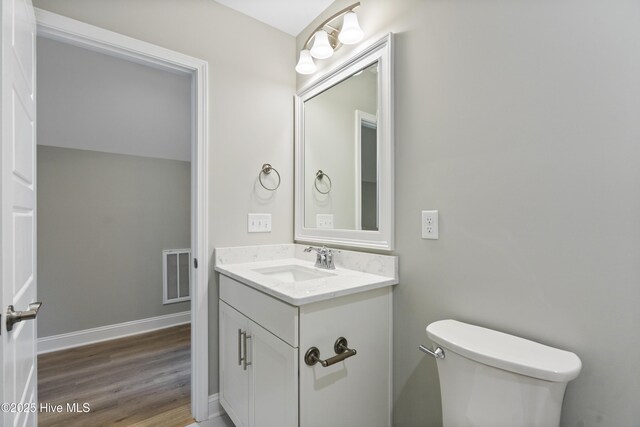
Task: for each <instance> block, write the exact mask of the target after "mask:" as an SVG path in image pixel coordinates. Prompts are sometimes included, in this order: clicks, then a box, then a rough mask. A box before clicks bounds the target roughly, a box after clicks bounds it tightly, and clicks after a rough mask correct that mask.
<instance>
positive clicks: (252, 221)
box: [247, 213, 271, 233]
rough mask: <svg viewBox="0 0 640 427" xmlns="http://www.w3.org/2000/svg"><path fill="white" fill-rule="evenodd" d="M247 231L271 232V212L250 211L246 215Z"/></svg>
mask: <svg viewBox="0 0 640 427" xmlns="http://www.w3.org/2000/svg"><path fill="white" fill-rule="evenodd" d="M247 231H248V232H249V233H271V214H257V213H250V214H249V215H248V216H247Z"/></svg>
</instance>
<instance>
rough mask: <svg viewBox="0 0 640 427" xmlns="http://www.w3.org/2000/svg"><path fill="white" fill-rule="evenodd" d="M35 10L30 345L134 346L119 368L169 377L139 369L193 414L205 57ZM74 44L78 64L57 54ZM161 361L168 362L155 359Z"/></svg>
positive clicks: (197, 388)
mask: <svg viewBox="0 0 640 427" xmlns="http://www.w3.org/2000/svg"><path fill="white" fill-rule="evenodd" d="M36 18H37V21H38V36H39V37H38V42H37V43H38V91H39V93H38V102H39V104H38V111H39V117H38V120H39V123H38V131H39V134H38V144H39V146H38V174H39V188H38V200H39V202H38V203H39V206H38V208H39V210H42V211H41V212H39V215H40V216H39V217H38V221H39V230H38V238H39V242H38V246H39V249H38V252H39V256H40V258H39V260H38V270H39V280H40V286H39V288H40V295H41V296H43V298H42V299H43V300H44V299H45V298H44V296H46V295H43V294H51V295H49V297H48V298H47V299H48V300H49V301H50V303H49V304H47V303H46V302H45V305H48V306H49V307H48V308H49V310H47V311H43V312H42V313H41V316H40V319H39V336H40V337H43V338H42V339H40V340H39V345H38V347H39V353H47V354H49V355H51V357H50V358H51V359H55V357H53V356H52V355H54V354H55V353H52V351H54V350H62V349H63V348H69V347H76V346H78V345H82V344H90V345H89V346H88V347H82V348H83V349H85V350H86V349H90V347H93V348H91V349H90V350H88V351H89V353H91V357H93V358H94V359H96V358H97V359H99V358H100V357H103V358H104V355H105V354H110V353H109V352H110V351H112V350H113V351H114V352H115V353H114V354H116V355H115V356H110V357H112V358H113V359H118V358H119V357H120V356H123V353H122V352H123V351H124V354H127V355H129V356H131V355H132V354H134V353H135V352H134V351H133V348H134V344H136V345H137V344H141V343H145V342H146V343H147V344H148V346H147V348H146V350H149V349H151V353H144V352H142V353H139V354H138V356H133V359H136V360H137V361H138V362H141V363H142V365H138V366H143V368H139V367H134V368H132V369H131V372H130V375H129V376H130V377H131V378H133V377H134V376H135V375H134V374H135V373H136V372H143V373H144V372H146V373H147V374H149V371H153V369H158V372H160V371H162V372H167V371H168V373H169V374H170V375H169V376H168V377H167V378H166V381H164V380H163V379H162V378H160V377H159V376H158V375H153V374H149V375H150V376H149V377H148V378H147V379H146V383H147V385H152V386H155V387H156V389H155V393H156V396H159V395H161V394H162V393H168V392H169V390H171V389H174V390H175V389H178V392H179V393H182V395H181V396H182V397H184V396H185V395H186V396H187V397H188V395H191V403H190V405H189V404H188V399H187V401H186V404H185V405H182V406H183V408H182V409H181V411H182V412H181V414H182V415H184V414H188V415H189V416H191V415H193V418H195V419H196V420H198V421H201V420H204V419H206V418H207V417H208V396H207V394H208V393H207V392H208V390H207V388H208V373H207V361H208V357H207V321H206V319H207V299H208V297H207V282H208V258H209V256H208V248H207V227H206V217H207V215H206V206H207V203H206V178H207V169H206V147H205V145H206V144H205V141H206V130H207V128H206V62H204V61H201V60H198V59H195V58H191V57H188V56H185V55H182V54H179V53H176V52H172V51H169V50H166V49H163V48H160V47H157V46H153V45H150V44H148V43H145V42H141V41H139V40H135V39H130V38H128V37H124V36H122V35H119V34H116V33H112V32H110V31H106V30H103V29H100V28H97V27H93V26H90V25H87V24H84V23H81V22H78V21H75V20H72V19H69V18H65V17H62V16H59V15H55V14H52V13H49V12H45V11H41V10H36ZM73 52H75V53H74V54H75V55H77V56H81V57H84V60H85V62H84V63H81V62H76V63H74V61H73V60H71V59H69V56H68V54H71V53H73ZM43 55H49V56H48V57H46V58H45V57H44V56H43ZM41 56H42V58H41ZM42 67H48V68H46V69H43V68H42ZM56 67H57V72H58V76H57V77H58V78H59V80H58V81H57V82H55V81H53V79H54V77H55V72H53V71H52V69H55V68H56ZM132 70H134V71H135V72H133V73H131V72H130V71H132ZM136 72H137V73H138V74H137V75H136ZM65 74H66V75H65ZM132 75H135V77H131V76H132ZM60 79H62V80H60ZM64 79H66V82H67V85H68V86H67V87H66V88H65V86H64V85H63V84H60V82H61V81H64ZM136 79H137V80H136ZM154 84H155V85H156V86H155V89H154V86H153V85H154ZM83 85H85V86H84V87H83ZM91 88H92V89H91ZM83 89H84V90H83ZM167 100H173V101H176V102H174V104H179V106H180V108H179V109H176V108H174V107H175V105H174V106H171V104H172V103H171V102H165V101H167ZM65 114H66V119H65ZM96 116H98V118H99V119H100V120H98V121H96V120H94V119H96ZM45 177H46V178H47V179H46V180H44V179H43V178H45ZM40 221H42V222H41V224H40ZM83 227H84V228H83ZM65 233H66V234H65ZM65 235H66V236H67V238H64V236H65ZM56 242H57V243H56ZM166 252H169V254H175V256H171V255H168V256H167V255H166ZM62 255H64V257H62ZM61 258H64V259H63V261H64V262H60V259H61ZM173 260H175V261H176V263H175V265H174V263H173ZM198 264H199V265H198ZM185 273H186V274H185ZM163 276H164V279H165V286H164V287H163ZM180 277H182V278H180ZM65 278H66V279H68V280H66V281H65ZM185 279H188V280H185ZM56 285H57V286H56ZM49 286H50V289H47V287H49ZM173 290H175V293H177V295H178V297H177V298H176V297H175V295H173ZM49 291H50V292H49ZM186 294H188V295H186ZM187 296H188V297H189V298H190V301H187V300H186V298H187ZM47 312H48V313H47ZM45 314H48V316H46V315H45ZM141 333H142V335H139V334H141ZM127 336H130V337H127ZM113 338H117V339H116V340H112V341H105V340H111V339H113ZM170 338H171V339H170ZM95 342H100V343H99V344H92V343H95ZM108 343H111V348H110V349H108V348H107V346H108V345H109V344H108ZM161 347H163V348H164V350H166V351H165V352H164V353H163V354H164V355H160V353H158V352H160V348H161ZM154 349H155V351H156V353H154ZM164 350H163V351H164ZM119 351H120V353H118V352H119ZM76 353H77V352H76ZM44 357H46V356H44ZM91 357H89V358H91ZM160 359H162V360H165V361H168V363H169V364H168V365H167V366H168V367H169V368H168V369H165V368H161V367H158V366H156V365H157V363H158V362H159V360H160ZM118 360H120V361H121V360H122V357H120V359H118ZM102 361H103V362H104V360H102ZM78 363H84V362H78ZM154 363H156V365H154V366H155V368H154V367H153V366H151V365H153V364H154ZM49 366H52V365H49ZM185 367H186V369H185ZM40 368H41V370H42V372H44V369H47V368H46V366H45V364H42V366H41V367H40ZM49 369H53V370H54V371H55V370H57V371H58V372H60V368H51V367H50V368H49ZM125 371H126V368H125ZM171 375H173V378H170V376H171ZM125 376H126V374H125ZM67 377H68V376H67ZM110 377H111V378H110ZM89 381H90V380H89ZM163 381H164V382H163ZM96 382H97V385H98V388H99V387H100V385H102V386H103V387H106V388H108V387H109V386H110V385H113V384H111V383H113V382H115V379H114V378H113V375H109V374H106V373H105V374H103V377H102V383H100V381H99V380H96ZM142 382H143V383H144V382H145V380H144V379H143V380H142ZM136 387H137V388H140V386H133V385H124V386H120V385H118V386H116V392H117V393H120V392H121V391H122V390H124V389H127V388H128V389H131V388H136ZM152 388H153V387H152ZM44 389H46V387H43V388H42V390H41V391H44ZM117 393H116V394H117ZM112 394H113V393H112ZM67 396H68V395H67ZM112 397H113V396H112ZM120 398H124V400H134V401H136V399H137V402H138V403H139V404H140V402H144V401H145V398H143V397H138V398H127V397H126V396H124V394H121V395H120ZM167 399H168V400H172V399H173V398H172V397H167ZM173 400H175V399H173ZM41 401H43V400H42V399H41ZM79 403H81V404H83V403H87V402H79ZM100 404H101V403H99V401H97V403H96V405H98V406H94V408H92V411H91V412H94V414H95V413H97V412H98V409H99V406H100ZM102 404H103V406H105V405H106V406H108V405H107V404H105V403H104V401H102ZM106 406H105V408H106ZM174 406H175V405H174ZM184 407H186V410H185V408H184ZM139 409H140V410H143V411H144V408H139ZM165 409H166V407H165ZM168 409H171V410H173V409H176V408H168ZM121 415H123V414H121ZM148 415H149V417H153V416H154V414H152V413H148ZM182 415H181V416H182ZM173 416H175V413H174V414H173Z"/></svg>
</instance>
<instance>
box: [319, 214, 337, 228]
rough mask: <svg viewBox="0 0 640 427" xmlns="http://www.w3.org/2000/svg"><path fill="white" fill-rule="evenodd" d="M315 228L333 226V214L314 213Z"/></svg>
mask: <svg viewBox="0 0 640 427" xmlns="http://www.w3.org/2000/svg"><path fill="white" fill-rule="evenodd" d="M316 227H317V228H333V214H316Z"/></svg>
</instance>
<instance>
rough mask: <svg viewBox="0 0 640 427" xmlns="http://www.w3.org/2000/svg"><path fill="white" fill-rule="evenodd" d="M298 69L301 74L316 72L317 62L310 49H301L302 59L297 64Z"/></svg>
mask: <svg viewBox="0 0 640 427" xmlns="http://www.w3.org/2000/svg"><path fill="white" fill-rule="evenodd" d="M296 71H297V72H298V73H300V74H312V73H315V72H316V64H315V62H313V58H312V57H311V54H310V53H309V50H308V49H304V50H302V51H300V59H299V60H298V65H296Z"/></svg>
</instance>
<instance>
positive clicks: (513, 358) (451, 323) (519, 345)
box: [427, 319, 582, 382]
mask: <svg viewBox="0 0 640 427" xmlns="http://www.w3.org/2000/svg"><path fill="white" fill-rule="evenodd" d="M427 336H428V337H429V338H430V339H431V340H432V341H433V342H435V343H436V344H439V345H441V346H443V347H445V359H446V350H447V349H449V350H450V351H453V352H455V353H458V354H460V355H461V356H464V357H466V358H468V359H471V360H475V361H476V362H479V363H483V364H485V365H489V366H493V367H495V368H499V369H504V370H506V371H511V372H515V373H517V374H521V375H526V376H529V377H533V378H538V379H542V380H546V381H553V382H567V381H571V380H572V379H574V378H576V377H577V376H578V374H579V373H580V369H581V368H582V362H581V361H580V358H578V356H577V355H575V354H574V353H571V352H569V351H564V350H560V349H557V348H553V347H549V346H546V345H544V344H540V343H537V342H534V341H529V340H527V339H524V338H520V337H516V336H513V335H509V334H505V333H502V332H498V331H494V330H492V329H487V328H482V327H480V326H475V325H469V324H467V323H462V322H458V321H457V320H451V319H449V320H439V321H437V322H434V323H432V324H430V325H429V326H427Z"/></svg>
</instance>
